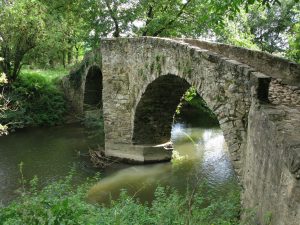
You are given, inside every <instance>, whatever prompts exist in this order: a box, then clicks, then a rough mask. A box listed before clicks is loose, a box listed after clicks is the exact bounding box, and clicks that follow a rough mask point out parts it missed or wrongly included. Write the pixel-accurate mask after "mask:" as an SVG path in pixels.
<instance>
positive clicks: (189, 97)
mask: <svg viewBox="0 0 300 225" xmlns="http://www.w3.org/2000/svg"><path fill="white" fill-rule="evenodd" d="M183 99H184V100H185V101H186V102H187V103H188V104H189V105H191V106H193V107H195V108H196V109H197V110H198V111H200V112H202V113H204V114H206V115H208V117H209V118H207V119H208V120H212V121H216V123H217V124H218V122H217V121H218V119H217V117H216V115H215V114H214V113H213V112H212V110H211V109H210V108H209V107H208V106H207V104H206V102H205V101H204V100H203V99H202V98H201V97H200V96H199V95H198V93H197V91H196V88H195V87H193V86H192V87H190V88H189V89H188V90H187V91H186V92H185V94H184V96H183ZM179 107H181V106H179ZM178 110H179V111H178ZM177 112H180V109H177Z"/></svg>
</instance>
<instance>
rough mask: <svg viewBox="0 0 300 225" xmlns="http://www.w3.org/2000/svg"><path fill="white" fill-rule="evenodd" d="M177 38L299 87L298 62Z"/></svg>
mask: <svg viewBox="0 0 300 225" xmlns="http://www.w3.org/2000/svg"><path fill="white" fill-rule="evenodd" d="M178 40H181V41H183V42H186V43H189V44H191V45H193V46H197V47H199V48H203V49H207V50H210V51H212V52H215V53H218V54H220V55H223V56H225V57H228V58H230V59H235V60H237V61H239V62H241V63H245V64H247V65H249V66H251V67H253V68H254V69H255V70H256V71H258V72H262V73H264V74H266V75H268V76H270V77H272V78H276V79H281V80H282V81H283V82H284V83H285V84H289V85H292V86H298V87H300V64H297V63H295V62H291V61H289V60H287V59H284V58H281V57H278V56H274V55H271V54H269V53H266V52H262V51H256V50H250V49H247V48H242V47H237V46H232V45H226V44H221V43H214V42H208V41H201V40H195V39H188V38H187V39H178Z"/></svg>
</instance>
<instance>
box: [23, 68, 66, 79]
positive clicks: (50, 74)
mask: <svg viewBox="0 0 300 225" xmlns="http://www.w3.org/2000/svg"><path fill="white" fill-rule="evenodd" d="M69 71H70V70H69V69H67V68H63V67H61V68H56V69H27V68H24V69H22V70H21V74H23V75H26V74H29V75H37V76H42V77H44V78H46V79H47V80H48V81H54V80H57V79H59V78H62V77H63V76H66V75H68V74H69Z"/></svg>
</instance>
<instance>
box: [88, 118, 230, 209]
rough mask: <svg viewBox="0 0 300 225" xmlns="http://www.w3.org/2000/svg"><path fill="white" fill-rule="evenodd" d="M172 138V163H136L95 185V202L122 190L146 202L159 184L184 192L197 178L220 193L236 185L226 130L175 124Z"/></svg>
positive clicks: (114, 196) (93, 190)
mask: <svg viewBox="0 0 300 225" xmlns="http://www.w3.org/2000/svg"><path fill="white" fill-rule="evenodd" d="M172 141H173V143H174V154H176V157H175V158H174V160H173V161H172V162H171V163H161V164H158V165H142V166H133V167H130V168H127V169H123V170H120V171H118V172H117V173H115V174H112V175H110V176H109V177H107V178H104V179H103V180H101V181H100V182H99V183H97V184H95V186H93V187H92V188H91V190H90V191H89V193H88V199H89V201H91V202H99V203H106V202H108V200H109V198H113V199H115V198H117V197H118V196H119V193H120V190H121V189H128V192H129V194H132V195H134V196H136V197H138V198H139V199H140V200H141V201H142V202H144V201H151V200H152V197H153V192H154V190H155V188H156V187H157V185H169V186H172V187H174V188H176V189H177V190H179V191H180V192H184V191H186V188H187V185H189V186H190V185H194V183H195V181H198V180H201V181H207V182H208V184H209V186H210V187H212V188H214V189H215V190H217V191H218V192H220V193H226V192H227V191H228V188H230V186H231V185H236V180H235V177H234V172H233V169H232V166H231V163H230V160H229V157H228V151H227V147H226V144H225V140H224V137H223V134H222V131H221V130H220V129H219V128H211V129H207V128H191V127H186V125H184V124H182V123H177V124H174V126H173V129H172Z"/></svg>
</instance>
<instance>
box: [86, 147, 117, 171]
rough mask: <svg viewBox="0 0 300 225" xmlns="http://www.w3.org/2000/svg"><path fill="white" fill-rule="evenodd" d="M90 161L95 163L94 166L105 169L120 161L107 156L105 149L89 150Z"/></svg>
mask: <svg viewBox="0 0 300 225" xmlns="http://www.w3.org/2000/svg"><path fill="white" fill-rule="evenodd" d="M89 155H90V159H91V161H92V163H93V166H94V167H96V168H101V169H104V168H106V167H109V166H111V165H112V164H114V163H118V162H119V160H118V159H115V158H112V157H108V156H105V152H104V150H103V149H98V150H96V151H95V150H91V149H90V150H89Z"/></svg>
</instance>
